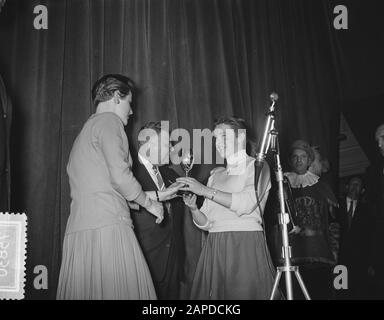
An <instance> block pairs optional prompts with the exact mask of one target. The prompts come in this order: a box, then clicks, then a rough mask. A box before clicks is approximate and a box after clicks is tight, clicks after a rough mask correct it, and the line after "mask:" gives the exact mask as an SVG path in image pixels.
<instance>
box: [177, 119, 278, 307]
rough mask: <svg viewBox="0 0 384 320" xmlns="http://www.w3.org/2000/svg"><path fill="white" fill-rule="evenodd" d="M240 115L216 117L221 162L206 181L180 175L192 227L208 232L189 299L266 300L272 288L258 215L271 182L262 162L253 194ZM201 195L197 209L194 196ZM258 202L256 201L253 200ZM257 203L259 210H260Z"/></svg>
mask: <svg viewBox="0 0 384 320" xmlns="http://www.w3.org/2000/svg"><path fill="white" fill-rule="evenodd" d="M245 128H246V127H245V123H244V120H242V119H238V118H234V117H231V118H225V119H220V120H218V121H216V122H215V131H214V136H215V138H216V149H217V151H218V152H219V154H220V155H221V156H222V157H223V158H224V159H225V160H226V163H227V165H226V167H218V168H215V169H214V170H212V172H211V176H210V178H209V180H208V184H207V186H205V185H202V184H201V183H199V182H198V181H196V180H195V179H193V178H179V179H177V180H178V181H179V182H183V183H185V184H186V186H185V187H184V188H182V189H181V190H186V191H190V192H192V193H194V195H192V196H184V202H185V204H186V205H187V206H188V207H189V208H190V211H191V213H192V217H193V221H194V223H195V224H196V226H197V227H199V228H200V229H202V230H205V231H208V232H209V234H208V237H207V240H206V242H205V245H204V248H203V250H202V253H201V255H200V259H199V262H198V265H197V268H196V272H195V276H194V280H193V284H192V291H191V299H213V300H215V299H220V300H230V299H268V298H269V297H270V294H271V292H272V287H273V274H274V271H273V266H272V264H271V262H270V261H271V260H270V256H269V253H268V249H267V247H266V244H265V238H264V234H263V232H264V231H263V226H262V217H261V214H262V212H263V209H264V207H265V203H266V200H267V197H268V192H269V189H270V187H271V183H270V173H269V168H268V166H267V165H265V166H264V168H263V170H262V173H261V176H260V179H259V183H258V188H257V191H258V199H257V197H256V193H255V182H254V172H255V169H254V164H255V159H254V158H252V157H250V156H248V155H247V153H246V142H247V137H246V130H245ZM197 195H198V196H203V197H205V201H204V203H203V205H202V207H201V208H200V209H198V208H197V205H196V196H197ZM258 203H259V205H258ZM260 208H261V209H260Z"/></svg>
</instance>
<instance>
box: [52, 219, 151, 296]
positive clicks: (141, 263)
mask: <svg viewBox="0 0 384 320" xmlns="http://www.w3.org/2000/svg"><path fill="white" fill-rule="evenodd" d="M57 299H65V300H67V299H69V300H75V299H76V300H77V299H81V300H101V299H102V300H152V299H156V293H155V289H154V286H153V282H152V279H151V275H150V272H149V269H148V266H147V263H146V262H145V258H144V256H143V254H142V251H141V249H140V247H139V244H138V242H137V239H136V236H135V234H134V232H133V230H132V228H131V227H130V226H129V225H127V224H115V225H111V226H106V227H102V228H99V229H93V230H85V231H79V232H74V233H70V234H67V235H65V238H64V244H63V257H62V264H61V269H60V276H59V284H58V290H57Z"/></svg>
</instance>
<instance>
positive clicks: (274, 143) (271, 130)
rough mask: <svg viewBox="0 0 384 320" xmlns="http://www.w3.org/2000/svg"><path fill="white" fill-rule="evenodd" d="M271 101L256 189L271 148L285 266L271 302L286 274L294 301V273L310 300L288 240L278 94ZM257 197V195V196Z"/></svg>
mask: <svg viewBox="0 0 384 320" xmlns="http://www.w3.org/2000/svg"><path fill="white" fill-rule="evenodd" d="M270 99H271V101H272V104H271V106H270V108H269V112H268V113H267V123H266V126H265V128H264V134H263V140H262V142H261V146H260V152H259V153H258V154H257V156H256V161H255V188H256V193H257V189H258V188H257V186H258V182H259V178H260V174H261V170H262V168H263V164H264V161H265V157H266V154H267V153H268V150H269V149H270V148H271V150H272V152H273V154H274V160H275V168H276V169H275V170H276V181H277V184H278V195H279V204H280V213H279V224H280V225H281V235H282V240H283V244H282V248H281V249H282V252H281V254H282V258H283V259H284V265H283V266H280V267H277V273H276V278H275V282H274V285H273V289H272V293H271V297H270V300H273V299H274V298H275V297H276V293H277V288H278V286H279V282H280V279H281V275H282V274H283V273H284V275H285V287H286V293H287V299H288V300H293V290H292V272H293V273H294V274H295V276H296V279H297V281H298V283H299V285H300V288H301V290H302V292H303V294H304V296H305V298H306V300H310V296H309V294H308V291H307V289H306V287H305V284H304V281H303V279H302V278H301V275H300V272H299V267H298V266H293V265H292V263H291V257H292V255H291V246H290V245H289V238H288V224H289V223H290V214H289V213H287V212H286V209H285V205H286V203H285V195H284V187H283V180H284V175H283V168H282V166H281V161H280V148H279V141H278V135H279V133H278V131H277V130H276V129H275V123H276V115H275V105H276V102H277V100H278V95H277V94H276V93H272V94H271V95H270ZM256 196H257V194H256Z"/></svg>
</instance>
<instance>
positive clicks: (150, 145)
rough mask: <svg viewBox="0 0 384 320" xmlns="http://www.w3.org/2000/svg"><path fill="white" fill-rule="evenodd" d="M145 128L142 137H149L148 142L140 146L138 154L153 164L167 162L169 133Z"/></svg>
mask: <svg viewBox="0 0 384 320" xmlns="http://www.w3.org/2000/svg"><path fill="white" fill-rule="evenodd" d="M144 130H146V132H145V133H143V137H149V140H148V142H146V143H145V144H144V145H142V146H141V147H140V150H139V152H140V154H141V155H142V156H144V157H145V158H146V159H147V160H148V161H149V162H150V163H152V164H153V165H164V164H168V163H169V147H170V144H169V133H168V132H166V131H165V130H161V133H156V131H155V130H152V129H144Z"/></svg>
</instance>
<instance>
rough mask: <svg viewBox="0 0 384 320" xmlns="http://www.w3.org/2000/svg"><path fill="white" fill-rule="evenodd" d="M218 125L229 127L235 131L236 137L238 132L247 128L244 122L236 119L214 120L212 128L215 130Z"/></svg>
mask: <svg viewBox="0 0 384 320" xmlns="http://www.w3.org/2000/svg"><path fill="white" fill-rule="evenodd" d="M220 124H225V125H227V126H230V127H231V129H233V130H234V131H235V135H236V137H237V136H238V134H239V130H247V126H246V124H245V120H244V119H241V118H238V117H234V116H233V117H227V118H219V119H216V120H215V121H214V123H213V125H214V128H216V127H217V126H218V125H220Z"/></svg>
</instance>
